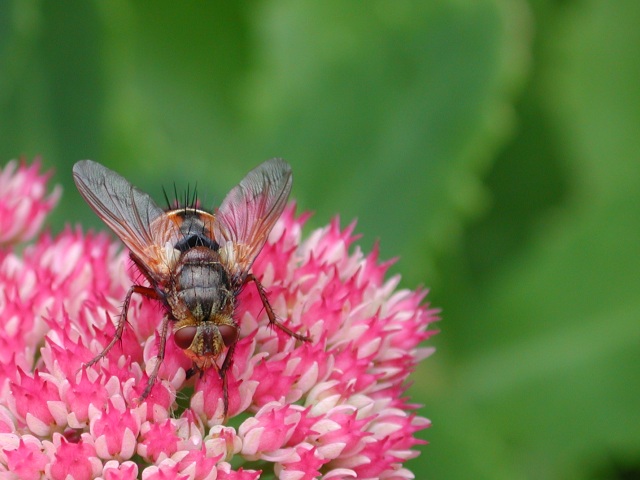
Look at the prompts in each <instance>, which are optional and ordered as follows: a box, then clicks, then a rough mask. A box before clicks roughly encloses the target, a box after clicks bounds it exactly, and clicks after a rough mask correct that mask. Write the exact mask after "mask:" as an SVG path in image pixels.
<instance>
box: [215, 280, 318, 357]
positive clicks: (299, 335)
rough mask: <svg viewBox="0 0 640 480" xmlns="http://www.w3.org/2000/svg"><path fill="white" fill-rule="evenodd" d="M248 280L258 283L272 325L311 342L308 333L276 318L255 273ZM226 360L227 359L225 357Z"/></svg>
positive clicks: (299, 338)
mask: <svg viewBox="0 0 640 480" xmlns="http://www.w3.org/2000/svg"><path fill="white" fill-rule="evenodd" d="M248 282H253V283H255V285H256V288H257V289H258V294H259V295H260V300H262V305H263V306H264V309H265V310H266V311H267V317H269V323H270V324H271V325H275V326H276V327H278V328H279V329H280V330H282V331H283V332H284V333H286V334H288V335H290V336H292V337H294V338H296V339H298V340H300V341H302V342H310V341H311V337H308V336H307V335H302V334H300V333H296V332H294V331H293V330H291V329H290V328H288V327H287V326H285V325H284V324H283V323H281V322H279V321H278V319H277V318H276V314H275V313H274V312H273V308H271V304H270V303H269V299H268V298H267V292H266V291H265V290H264V287H263V286H262V284H261V283H260V281H259V280H258V279H257V278H256V276H255V275H254V274H253V273H250V274H249V275H247V278H246V279H245V281H244V283H245V284H246V283H248ZM225 360H226V359H225Z"/></svg>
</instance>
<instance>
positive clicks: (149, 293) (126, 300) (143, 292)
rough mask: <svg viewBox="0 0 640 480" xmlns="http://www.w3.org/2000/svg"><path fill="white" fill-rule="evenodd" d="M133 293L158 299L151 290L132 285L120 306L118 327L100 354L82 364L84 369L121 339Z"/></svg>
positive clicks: (104, 354)
mask: <svg viewBox="0 0 640 480" xmlns="http://www.w3.org/2000/svg"><path fill="white" fill-rule="evenodd" d="M134 293H139V294H140V295H144V296H145V297H149V298H153V299H158V294H157V293H156V291H155V290H154V289H153V288H149V287H143V286H142V285H132V286H131V288H130V289H129V291H128V292H127V296H126V297H125V298H124V304H123V305H122V312H121V313H120V318H119V319H118V325H117V326H116V333H115V335H114V336H113V338H112V339H111V341H110V342H109V345H107V346H106V347H105V348H104V350H102V352H101V353H100V354H99V355H97V356H96V357H94V358H93V359H92V360H91V361H89V362H87V363H85V364H84V366H85V367H90V366H92V365H94V364H95V363H96V362H98V361H99V360H101V359H103V358H104V357H105V356H106V355H107V353H109V350H111V349H112V348H113V346H114V345H115V344H116V343H117V342H118V341H119V340H120V339H121V338H122V332H124V326H125V325H126V324H127V312H128V311H129V303H130V302H131V295H133V294H134Z"/></svg>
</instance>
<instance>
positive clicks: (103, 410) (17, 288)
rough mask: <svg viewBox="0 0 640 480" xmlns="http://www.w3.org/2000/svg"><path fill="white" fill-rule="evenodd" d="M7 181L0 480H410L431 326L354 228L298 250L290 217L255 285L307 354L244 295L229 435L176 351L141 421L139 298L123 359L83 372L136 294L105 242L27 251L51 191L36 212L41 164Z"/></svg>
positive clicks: (146, 334)
mask: <svg viewBox="0 0 640 480" xmlns="http://www.w3.org/2000/svg"><path fill="white" fill-rule="evenodd" d="M16 168H17V167H16V164H9V166H7V167H6V168H5V169H4V170H3V171H2V172H1V173H0V225H16V224H19V225H20V226H19V227H15V228H14V227H11V228H14V230H11V231H10V230H5V229H2V230H0V232H1V233H0V245H4V247H2V248H3V249H2V250H0V477H2V478H16V479H18V478H24V479H29V478H42V477H44V478H77V479H79V478H104V479H109V480H115V479H132V478H143V479H163V478H172V479H175V478H184V479H194V480H196V479H197V480H200V479H202V480H204V479H211V480H214V479H216V478H218V479H238V480H244V479H257V478H260V476H261V475H263V474H264V475H267V474H268V475H270V476H273V475H275V476H278V477H279V478H286V479H296V480H297V479H311V478H318V477H322V478H327V479H328V478H334V479H338V478H340V479H342V478H411V477H412V474H411V472H409V471H408V470H406V469H404V468H403V463H404V462H405V461H406V460H408V459H410V458H413V457H415V456H416V455H417V452H416V450H415V446H416V445H417V444H419V443H421V442H420V441H419V440H417V439H416V438H415V433H416V432H417V431H418V430H421V429H424V428H427V427H428V426H429V421H428V420H427V419H425V418H422V417H419V416H418V415H417V414H416V412H415V408H416V406H415V405H414V404H412V403H410V401H409V399H408V398H407V396H406V386H407V381H408V377H409V374H410V373H411V372H412V371H413V370H414V369H415V367H416V365H417V363H418V361H420V360H422V359H423V358H425V357H426V356H427V355H429V354H430V353H431V349H428V348H423V347H420V343H421V342H423V341H424V340H427V339H428V338H429V337H430V336H431V335H432V334H433V333H434V332H433V331H432V330H428V328H429V325H430V324H431V323H432V322H434V321H435V320H437V313H436V311H434V310H432V309H429V308H428V307H427V306H426V305H425V304H424V303H423V302H424V298H425V296H426V291H423V290H418V291H409V290H398V289H397V285H398V280H399V279H398V278H397V277H392V278H389V279H386V276H385V274H386V271H387V268H388V267H389V263H380V262H379V261H378V253H377V249H376V248H374V251H373V252H372V253H370V254H368V255H365V254H364V253H362V252H361V251H360V249H359V248H358V247H354V246H353V245H352V244H353V242H354V241H355V240H356V237H355V236H354V235H353V230H354V225H351V226H349V227H348V228H346V229H341V228H340V226H339V223H338V221H337V220H335V221H333V222H331V224H330V225H328V226H327V227H325V228H323V229H319V230H316V231H314V232H312V233H311V235H310V236H309V237H308V238H306V239H304V240H303V239H302V234H301V231H302V226H303V224H304V222H305V220H306V217H307V216H306V215H302V216H298V217H296V215H295V211H294V207H293V206H290V207H288V208H287V209H286V210H285V212H284V214H283V215H282V217H281V218H280V220H279V221H278V223H277V224H276V226H275V228H274V229H273V231H272V232H271V235H270V237H269V241H268V242H267V244H266V245H265V247H264V249H263V251H262V253H261V254H260V255H259V257H258V259H257V260H256V262H255V264H254V265H253V268H252V271H253V273H254V274H255V275H256V276H257V277H258V278H260V279H261V282H262V283H263V284H264V285H265V287H267V289H268V295H269V300H270V303H271V305H272V306H273V308H274V310H275V312H276V314H277V315H278V316H279V318H280V319H282V320H283V321H284V323H285V324H286V325H288V326H290V327H291V328H293V329H295V330H296V331H300V332H303V333H304V334H308V335H309V336H310V337H311V338H312V341H311V342H300V341H296V339H295V338H291V337H289V336H288V335H286V334H284V333H282V332H281V331H280V330H278V329H274V328H270V327H269V324H268V319H267V317H266V314H265V312H264V308H263V306H262V302H261V301H260V298H259V296H258V292H257V291H256V289H255V288H254V286H253V285H248V286H247V287H246V288H245V289H244V290H243V291H242V293H241V294H240V297H239V306H238V308H237V310H236V312H235V316H236V319H237V320H238V322H239V323H240V329H241V332H240V340H239V342H238V344H237V347H236V351H235V356H234V362H233V366H232V368H231V369H230V370H229V372H228V373H227V378H228V389H229V411H228V419H227V420H225V419H224V417H223V409H224V407H223V400H222V399H223V396H222V382H221V381H220V378H219V376H218V375H217V373H216V372H215V369H210V370H207V372H206V373H205V374H204V375H203V376H202V377H200V376H198V375H196V376H195V377H194V378H193V379H190V380H187V379H186V371H187V370H188V369H189V368H190V366H191V363H190V360H189V359H188V358H187V357H186V356H185V355H184V353H183V352H182V351H181V350H180V348H178V347H177V346H175V344H174V342H173V341H171V340H170V341H168V342H167V351H166V357H165V361H164V362H163V364H162V366H161V368H160V375H159V379H158V382H157V383H156V384H155V385H154V387H153V389H152V390H151V393H150V395H149V397H148V398H147V399H146V400H145V401H143V402H141V403H140V404H138V402H137V399H138V398H139V396H140V394H141V392H142V389H144V387H145V385H146V381H147V378H148V375H149V374H150V373H151V372H152V370H153V366H154V364H155V361H156V360H155V357H156V355H157V352H158V339H157V335H156V332H157V330H158V328H159V327H160V324H161V320H162V316H163V314H164V313H163V310H162V309H161V308H160V306H159V305H158V304H157V302H154V301H151V300H148V299H145V298H141V297H140V296H137V295H134V296H133V297H132V302H131V305H130V309H129V317H128V319H129V324H128V325H127V326H126V328H125V332H124V335H123V337H122V341H121V342H119V343H118V344H116V346H115V347H114V348H113V349H112V350H111V351H110V352H109V353H108V355H107V356H106V357H105V358H103V359H102V360H100V361H99V362H97V363H96V364H94V365H92V366H91V367H90V368H83V363H86V362H88V361H90V360H91V359H92V358H94V357H95V356H96V355H97V354H98V353H100V352H101V351H102V349H103V347H104V345H106V343H108V342H109V341H110V340H111V338H112V337H113V335H114V331H115V329H114V322H115V320H116V319H117V315H118V314H119V312H120V306H121V304H122V301H123V299H124V296H125V293H126V291H127V289H128V287H129V286H130V285H131V284H132V282H133V281H137V282H140V281H142V280H141V279H140V278H138V277H137V276H133V275H136V274H135V272H134V270H133V269H132V268H131V263H130V261H129V260H128V255H127V252H125V251H122V249H121V247H120V246H119V245H118V243H115V242H112V241H110V240H109V239H108V237H107V236H106V235H104V234H98V235H96V234H92V233H87V234H85V233H83V232H81V231H80V230H72V229H70V228H67V229H66V230H64V231H63V232H62V233H61V234H59V235H58V236H55V237H52V236H50V235H48V234H44V235H40V236H39V237H37V238H35V240H34V243H32V244H30V245H26V246H25V245H23V243H24V242H25V241H27V240H28V239H29V238H31V237H32V236H33V235H34V234H35V232H36V231H37V230H38V228H39V227H40V224H41V223H42V217H43V216H44V215H45V213H46V212H48V211H49V210H50V208H51V206H52V205H53V203H55V200H56V199H57V195H58V193H57V192H58V191H59V190H58V189H55V190H54V194H52V195H49V197H47V198H45V195H44V191H45V186H46V177H47V176H46V175H40V174H39V173H38V164H37V163H36V164H35V166H32V167H26V166H25V165H21V166H20V167H19V168H17V169H16ZM16 200H19V201H16ZM24 205H28V207H29V210H28V211H29V212H30V213H27V214H25V213H24V211H23V210H24V208H25V207H24ZM14 247H16V249H15V250H14ZM18 252H20V253H18ZM240 465H241V466H240Z"/></svg>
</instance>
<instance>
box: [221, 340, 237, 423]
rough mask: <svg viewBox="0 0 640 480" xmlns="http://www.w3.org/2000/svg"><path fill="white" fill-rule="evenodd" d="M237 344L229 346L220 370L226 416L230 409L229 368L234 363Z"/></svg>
mask: <svg viewBox="0 0 640 480" xmlns="http://www.w3.org/2000/svg"><path fill="white" fill-rule="evenodd" d="M237 344H238V342H233V343H232V344H231V345H230V346H229V350H228V351H227V355H226V356H225V357H224V362H222V366H221V367H220V370H219V371H218V372H219V373H220V378H221V379H222V402H223V404H224V416H225V418H226V416H227V412H228V410H229V387H228V386H227V370H229V368H231V365H232V364H233V352H234V351H235V349H236V345H237Z"/></svg>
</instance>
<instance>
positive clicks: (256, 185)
mask: <svg viewBox="0 0 640 480" xmlns="http://www.w3.org/2000/svg"><path fill="white" fill-rule="evenodd" d="M292 181H293V178H292V175H291V167H290V166H289V164H288V163H287V162H285V161H284V160H282V159H280V158H274V159H271V160H267V161H266V162H264V163H262V164H261V165H259V166H257V167H256V168H254V169H253V170H251V171H250V172H249V173H248V174H247V176H246V177H244V179H243V180H242V181H241V182H240V184H238V185H237V186H236V187H234V188H233V189H232V190H231V191H230V192H229V193H228V194H227V196H226V197H225V199H224V201H223V202H222V205H220V208H219V209H218V211H217V212H216V222H215V224H214V232H215V237H216V240H217V241H218V243H220V245H221V256H222V258H223V261H225V266H226V267H227V268H228V269H229V270H230V271H231V272H232V275H233V276H234V279H235V281H236V282H238V281H240V280H243V279H244V277H245V276H246V274H247V272H248V271H249V269H250V268H251V265H252V264H253V261H254V260H255V258H256V257H257V256H258V254H259V253H260V250H262V247H263V246H264V243H265V242H266V240H267V237H268V235H269V232H270V231H271V229H272V228H273V226H274V224H275V223H276V221H277V220H278V218H279V217H280V215H281V214H282V211H283V210H284V207H285V205H286V203H287V200H288V198H289V193H290V192H291V183H292Z"/></svg>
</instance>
